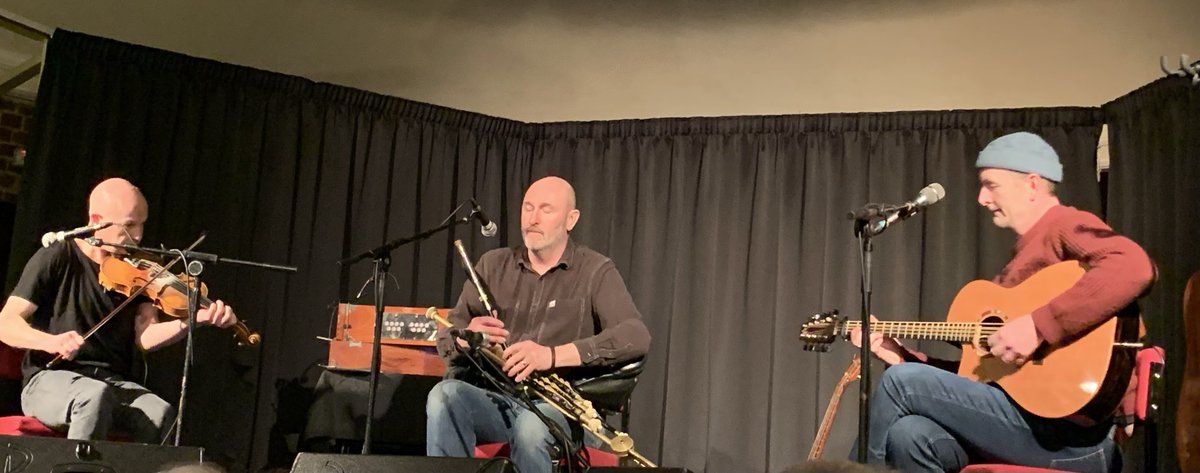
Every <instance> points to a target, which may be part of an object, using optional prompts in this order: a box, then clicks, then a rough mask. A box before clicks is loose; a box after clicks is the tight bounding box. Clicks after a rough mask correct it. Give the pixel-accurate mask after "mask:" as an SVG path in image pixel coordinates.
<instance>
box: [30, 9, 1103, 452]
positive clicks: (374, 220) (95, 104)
mask: <svg viewBox="0 0 1200 473" xmlns="http://www.w3.org/2000/svg"><path fill="white" fill-rule="evenodd" d="M37 114H38V121H37V123H38V129H36V130H35V131H34V136H33V140H32V145H31V147H30V157H29V160H28V164H27V166H26V170H25V181H24V182H23V184H22V185H23V193H22V195H21V201H20V203H19V207H18V215H17V222H16V225H15V228H14V240H13V241H14V248H13V254H12V258H11V260H12V262H11V263H10V266H9V274H10V277H9V280H10V285H11V283H12V282H13V281H15V278H16V276H15V275H16V274H17V272H18V271H19V270H20V268H21V266H22V265H23V263H24V262H25V261H26V260H27V259H28V257H29V255H30V254H32V252H33V251H34V250H35V247H36V240H37V236H38V235H40V234H41V233H42V232H44V231H47V230H49V229H56V228H63V227H71V226H75V225H79V224H81V223H83V221H84V218H85V215H86V208H85V207H86V196H87V192H88V190H89V189H90V188H91V187H92V186H93V185H94V184H95V183H97V182H98V181H100V180H101V179H103V178H105V177H109V176H124V177H127V178H129V179H130V180H132V181H133V182H134V183H136V184H137V185H139V186H141V187H142V189H143V190H144V191H145V193H146V196H147V198H148V200H149V202H150V208H151V211H150V221H149V224H148V228H147V235H148V236H147V241H148V242H159V241H161V242H164V243H166V244H167V245H172V246H180V245H184V244H186V243H188V242H189V241H190V240H191V239H193V238H194V237H195V236H196V235H197V234H198V233H199V232H201V231H204V230H207V231H208V232H209V234H208V240H207V241H206V242H205V244H204V246H203V247H202V249H203V250H204V251H208V252H213V253H218V254H222V255H227V256H230V257H237V258H242V259H249V260H261V261H267V262H275V263H287V264H292V265H296V266H299V267H300V268H301V271H300V272H299V273H298V274H296V275H292V276H285V275H280V274H275V273H267V272H262V271H259V270H254V269H242V268H237V267H233V266H219V267H213V268H212V269H211V270H210V272H209V273H208V274H207V276H208V281H209V283H210V285H211V286H212V292H213V295H214V296H216V297H218V298H222V299H225V300H228V301H230V302H231V303H232V304H234V305H235V307H236V308H237V310H238V313H239V314H241V316H242V317H243V318H245V319H246V321H247V323H249V324H250V325H251V326H253V327H255V328H257V329H258V330H260V331H261V333H262V334H263V336H264V337H265V341H264V343H263V345H262V346H261V348H259V349H246V348H237V347H235V345H234V343H233V341H232V340H231V339H230V338H229V335H228V334H225V333H220V332H216V331H211V330H204V331H202V332H201V333H200V339H199V345H198V357H199V360H198V362H199V364H198V366H197V368H196V369H195V370H194V372H193V373H194V378H193V382H192V388H191V390H190V391H191V397H190V401H189V405H188V413H189V415H188V417H187V429H186V430H185V438H186V439H187V441H188V442H187V443H189V444H194V445H201V446H204V447H206V448H208V449H209V452H210V454H212V455H213V456H214V457H215V458H217V459H219V460H221V461H222V462H224V463H225V464H227V465H228V466H230V467H232V468H233V469H237V470H240V469H250V470H257V469H258V468H259V467H261V466H263V464H264V463H265V462H266V459H267V449H268V437H269V436H270V434H271V429H272V426H273V425H275V423H276V422H277V420H285V419H286V420H289V421H290V420H292V419H295V418H297V417H302V416H304V414H305V413H304V412H302V411H296V410H295V409H293V410H288V409H287V408H277V406H280V405H285V406H286V405H287V404H281V402H280V399H278V398H277V386H280V385H282V384H283V383H286V382H287V381H288V380H292V379H295V378H298V377H300V376H302V375H303V374H304V373H305V372H306V370H308V369H309V368H310V367H312V366H313V365H314V364H315V363H319V362H323V361H324V359H325V354H326V351H325V350H326V348H325V346H324V344H323V343H322V342H320V341H319V340H317V339H316V337H317V336H322V335H326V334H327V332H328V326H329V315H330V304H332V303H334V302H335V301H338V300H347V299H350V298H353V297H354V295H355V293H356V292H357V291H358V288H359V286H361V284H362V283H363V281H365V279H366V278H367V277H368V275H369V273H370V268H369V265H368V264H366V263H362V264H359V265H356V266H354V267H352V268H349V269H348V270H343V269H342V268H339V267H338V266H337V265H336V264H335V263H334V262H335V261H336V260H337V259H339V258H341V257H343V256H345V255H348V254H352V253H355V252H358V251H361V250H364V249H367V248H370V247H372V246H374V245H377V244H380V243H382V242H384V241H386V240H388V239H390V238H395V237H399V236H403V235H408V234H412V233H415V232H416V231H418V230H419V229H423V228H429V227H433V226H436V225H437V224H438V223H439V222H441V220H442V219H443V218H444V217H445V216H446V215H447V214H448V213H449V212H450V211H451V210H452V209H453V208H454V207H455V206H456V205H457V203H458V202H461V201H463V200H465V199H466V198H468V197H471V196H475V197H477V198H478V199H479V200H480V202H481V203H482V205H483V206H484V207H485V208H486V209H488V210H489V211H490V212H491V213H492V214H493V216H494V217H496V218H497V220H498V223H499V224H500V225H501V227H502V228H503V231H502V234H501V236H500V238H498V239H484V238H482V237H480V236H479V233H478V231H476V230H475V229H474V228H466V227H460V228H458V229H457V230H456V231H455V232H453V233H447V234H444V235H439V236H437V237H435V238H433V239H431V240H429V241H427V242H425V243H423V244H421V245H416V246H411V247H406V248H402V249H400V250H397V251H396V252H395V253H394V255H393V256H394V258H393V266H392V274H394V275H395V277H396V282H395V283H394V284H390V285H389V292H388V300H387V302H388V303H389V304H398V305H418V306H424V305H439V306H448V305H449V304H451V303H452V302H453V301H454V300H455V298H456V297H457V294H458V291H459V290H460V288H461V285H462V277H461V272H460V271H459V270H458V269H457V268H456V266H455V265H454V263H453V260H452V259H451V252H450V250H449V244H450V242H451V241H452V240H453V239H454V238H463V239H464V240H465V243H466V244H467V246H468V248H470V250H471V252H472V254H474V255H476V256H478V255H479V254H481V253H483V252H484V251H486V250H489V249H492V248H495V247H498V246H501V245H509V244H515V243H517V242H519V229H518V226H519V215H518V213H517V210H518V206H519V202H520V199H521V197H522V194H523V191H524V188H525V186H527V185H528V183H530V182H531V181H532V180H533V179H535V178H538V177H541V176H544V175H547V174H557V175H561V176H563V177H565V178H567V179H568V180H570V181H572V182H573V183H574V185H575V187H576V190H577V192H578V201H579V206H580V209H581V211H582V214H583V216H582V219H581V221H580V224H579V226H578V227H577V228H576V230H575V231H574V232H573V235H572V238H575V239H577V240H578V241H581V242H583V243H584V244H587V245H589V246H591V247H593V248H596V249H598V250H599V251H601V252H603V253H605V254H607V255H609V256H611V257H612V258H613V260H614V261H615V262H616V265H617V267H618V268H619V269H620V271H621V272H622V274H623V275H624V277H625V279H626V282H627V284H628V286H629V288H630V290H631V292H632V293H633V297H634V300H635V301H636V302H637V304H638V306H639V308H640V309H641V311H642V313H643V314H644V316H645V319H646V323H647V325H648V326H649V327H650V331H651V334H652V335H653V337H654V341H653V344H652V348H651V354H650V357H649V359H648V368H647V371H646V374H645V375H644V376H643V378H642V381H641V384H640V386H639V387H638V389H637V391H636V392H635V394H634V400H633V416H632V427H631V431H632V432H631V433H632V435H633V437H634V439H636V440H637V447H638V449H639V450H640V451H642V452H644V453H645V454H647V455H648V456H649V457H650V458H652V459H655V460H658V461H660V462H661V463H662V464H665V465H670V466H684V467H688V468H691V469H692V470H694V471H697V472H735V471H736V472H742V471H764V472H765V471H770V472H777V471H780V470H782V469H784V468H786V467H788V466H790V465H793V464H796V463H799V462H801V461H802V460H803V459H804V457H805V455H806V454H807V451H808V448H809V446H810V444H811V442H812V440H813V436H814V432H815V429H816V426H817V423H818V422H819V421H820V417H821V414H822V413H823V411H824V408H825V405H826V403H827V402H828V400H829V399H828V396H829V395H830V392H831V391H832V389H833V386H834V384H835V382H836V381H837V380H838V378H839V377H840V376H841V374H842V371H843V370H844V369H845V367H846V364H847V363H848V361H849V359H850V356H851V354H852V353H853V350H852V347H851V346H850V345H849V344H841V345H837V346H835V347H834V348H833V350H831V351H830V352H829V353H828V354H822V355H817V354H813V353H808V352H804V351H802V349H801V346H800V344H799V342H798V341H797V334H798V329H799V327H800V325H801V324H802V323H803V322H804V321H805V319H806V318H807V317H808V316H809V315H811V314H813V313H816V312H819V311H822V310H827V309H832V308H839V309H841V310H842V311H843V313H848V314H855V313H857V311H858V308H859V304H858V289H859V260H858V254H857V244H856V242H855V241H854V240H853V237H852V234H851V226H850V222H849V221H847V220H846V219H845V213H846V211H848V210H849V209H851V208H853V207H856V206H858V205H861V204H863V203H865V202H901V201H904V200H907V199H910V198H912V197H914V196H915V193H916V191H917V190H918V189H920V188H921V187H923V186H924V185H925V184H927V183H930V182H940V183H942V184H943V185H944V186H945V188H946V192H947V197H946V199H945V202H943V203H939V204H938V205H937V206H936V207H933V208H931V209H929V211H928V212H927V213H926V214H925V215H924V216H921V217H918V218H915V219H913V220H911V221H908V222H905V223H903V224H900V225H898V226H897V227H895V228H893V229H891V230H889V231H888V232H887V233H886V234H885V235H883V236H882V237H881V238H880V239H879V240H878V241H877V244H876V254H875V264H876V266H875V277H876V279H875V283H876V286H875V289H876V294H875V308H876V313H877V314H879V315H880V316H881V317H882V318H884V319H893V320H910V319H920V320H941V319H943V318H944V316H945V310H946V308H947V307H948V305H949V303H950V301H951V299H952V298H953V296H954V294H955V293H956V292H957V289H958V288H959V287H961V285H962V284H964V283H966V282H967V281H969V280H971V279H976V278H981V277H988V278H990V277H991V276H992V275H993V274H994V273H995V272H996V271H998V270H999V269H1000V267H1001V266H1002V264H1003V263H1004V262H1005V261H1007V259H1008V257H1009V255H1010V251H1011V245H1012V243H1013V242H1014V240H1015V238H1014V236H1013V235H1012V234H1011V233H1010V232H1008V231H1006V230H1000V229H997V228H995V227H994V226H993V225H992V224H991V220H990V217H988V216H987V215H986V214H985V212H984V211H982V210H980V208H979V206H978V205H977V204H976V203H975V198H976V195H977V190H978V187H977V183H976V171H975V169H974V160H975V156H976V154H977V153H978V151H979V150H980V149H981V148H982V147H983V146H984V145H985V144H986V143H987V142H988V141H990V140H991V139H993V138H995V137H997V136H999V135H1001V134H1004V133H1008V132H1012V131H1017V130H1028V131H1033V132H1036V133H1038V134H1041V135H1042V136H1044V137H1046V138H1047V140H1049V141H1050V143H1051V144H1052V145H1054V147H1055V148H1056V149H1057V150H1058V151H1059V153H1060V154H1061V156H1062V159H1063V161H1064V164H1065V166H1066V175H1067V180H1066V182H1065V185H1064V186H1063V187H1062V188H1061V189H1062V191H1061V194H1062V195H1063V198H1064V200H1065V201H1066V202H1067V203H1069V204H1071V205H1075V206H1077V207H1080V208H1083V209H1086V210H1090V211H1099V208H1100V197H1099V195H1100V193H1099V188H1098V186H1097V185H1096V182H1095V147H1096V142H1097V138H1098V135H1099V127H1100V124H1101V114H1100V111H1099V110H1098V109H1089V108H1046V109H1023V110H996V111H945V112H912V113H862V114H839V115H795V116H775V117H729V118H689V119H660V120H623V121H609V122H587V123H551V124H526V123H520V122H514V121H511V120H504V119H499V118H492V117H486V116H481V115H478V114H473V113H467V112H461V111H455V110H450V109H446V108H442V107H437V106H432V105H426V104H420V103H415V102H411V101H407V100H403V99H398V98H392V97H385V96H380V95H375V94H370V93H366V92H362V91H357V90H352V89H347V88H343V87H338V86H333V85H328V84H319V83H314V82H311V81H307V80H303V79H299V78H294V77H288V76H282V75H279V74H273V73H266V72H261V71H255V70H251V69H247V68H243V67H237V66H231V65H227V64H220V63H216V62H212V61H207V60H200V59H195V58H190V57H185V56H181V55H178V54H173V53H169V52H164V51H160V50H153V49H149V48H144V47H139V46H133V45H128V44H123V43H118V42H115V41H111V40H106V39H101V38H96V37H91V36H86V35H82V34H77V33H71V32H67V31H59V32H57V33H56V34H55V36H54V39H53V40H52V41H51V43H50V46H49V50H48V52H47V61H46V69H45V71H44V72H43V76H42V88H41V91H40V92H39V100H38V109H37ZM369 300H370V294H369V293H367V294H365V295H364V299H363V300H362V301H363V303H369V302H367V301H369ZM922 348H924V349H926V350H930V351H933V352H935V353H940V354H943V355H952V354H953V351H952V350H951V348H950V347H949V346H948V345H939V344H930V345H928V346H924V345H923V346H922ZM180 352H181V350H180V349H179V348H178V347H173V348H171V349H167V350H165V351H164V352H161V353H155V354H152V355H151V356H150V359H151V363H150V365H151V369H150V372H151V380H150V381H151V383H152V385H153V386H154V387H155V389H157V390H158V391H159V392H161V393H162V394H163V395H164V396H166V397H167V398H168V399H174V398H173V397H172V396H176V395H177V391H178V388H177V387H176V386H177V378H176V377H177V376H178V372H179V367H178V364H179V359H180ZM309 373H310V375H311V371H309ZM854 399H855V397H854V396H853V395H848V396H847V397H846V398H845V400H844V401H843V404H842V406H843V407H842V409H841V411H840V413H839V418H838V422H837V423H836V425H835V428H834V430H833V434H832V436H831V438H830V441H829V446H828V448H827V450H826V456H827V457H835V458H842V457H845V455H847V453H848V450H849V447H850V445H851V443H852V439H853V436H854V430H855V426H856V422H855V416H856V415H857V403H856V402H855V401H854Z"/></svg>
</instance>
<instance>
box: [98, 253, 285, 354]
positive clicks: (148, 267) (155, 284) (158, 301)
mask: <svg viewBox="0 0 1200 473" xmlns="http://www.w3.org/2000/svg"><path fill="white" fill-rule="evenodd" d="M162 269H163V266H162V265H160V264H158V263H156V262H153V261H150V260H145V259H139V258H129V257H126V258H118V257H111V258H106V259H105V260H104V262H103V263H101V264H100V285H101V286H103V287H104V288H105V289H107V290H110V291H115V292H119V293H121V294H124V295H125V296H126V297H129V296H130V294H133V293H135V292H137V291H138V290H139V289H141V288H142V287H143V286H146V290H145V291H144V292H143V293H142V294H143V295H145V296H146V297H148V298H150V300H152V301H154V307H157V308H158V310H160V311H162V312H163V313H164V314H167V315H169V316H171V317H176V318H181V319H182V318H187V316H188V290H189V288H190V287H191V282H192V278H191V277H189V276H187V275H186V274H182V275H175V274H172V273H171V272H169V271H163V270H162ZM156 274H157V275H158V276H157V277H155V275H156ZM151 278H154V279H153V280H151ZM212 303H213V302H212V301H211V300H209V299H208V286H207V285H205V284H203V283H201V284H200V297H199V301H198V306H199V307H200V308H201V309H205V308H208V306H210V305H212ZM230 328H231V329H233V331H234V335H235V337H236V338H237V341H238V344H239V345H248V346H255V345H258V344H259V342H261V341H262V336H261V335H259V334H258V333H256V332H254V331H253V330H250V327H247V326H246V324H245V323H243V322H242V321H241V320H239V321H238V322H237V323H236V324H234V325H233V326H231V327H230Z"/></svg>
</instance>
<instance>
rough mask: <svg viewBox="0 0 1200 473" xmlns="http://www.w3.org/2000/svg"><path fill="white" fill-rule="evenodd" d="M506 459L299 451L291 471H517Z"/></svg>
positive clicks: (393, 472) (356, 472) (345, 472)
mask: <svg viewBox="0 0 1200 473" xmlns="http://www.w3.org/2000/svg"><path fill="white" fill-rule="evenodd" d="M516 471H517V470H516V469H515V468H513V466H512V463H511V462H509V461H508V459H507V458H488V459H482V458H481V459H475V458H444V457H403V456H389V455H333V454H326V453H301V454H299V455H297V456H296V462H295V463H293V464H292V473H350V472H354V473H516Z"/></svg>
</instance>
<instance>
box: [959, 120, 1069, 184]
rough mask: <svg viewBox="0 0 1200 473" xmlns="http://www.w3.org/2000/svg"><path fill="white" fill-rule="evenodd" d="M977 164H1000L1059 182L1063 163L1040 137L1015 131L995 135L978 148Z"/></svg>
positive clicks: (980, 165) (1013, 169)
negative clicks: (997, 136)
mask: <svg viewBox="0 0 1200 473" xmlns="http://www.w3.org/2000/svg"><path fill="white" fill-rule="evenodd" d="M975 167H977V168H1000V169H1008V170H1010V171H1017V172H1023V173H1026V174H1037V175H1039V176H1042V177H1044V178H1046V179H1049V180H1051V181H1054V182H1062V175H1063V170H1062V163H1061V162H1059V161H1058V153H1055V152H1054V148H1051V147H1050V144H1049V143H1046V140H1043V139H1042V137H1040V136H1038V135H1035V134H1033V133H1028V132H1024V131H1021V132H1017V133H1012V134H1008V135H1004V136H1001V137H999V138H996V139H995V140H993V141H992V142H991V143H988V145H987V146H985V147H984V148H983V151H980V152H979V159H978V160H976V161H975Z"/></svg>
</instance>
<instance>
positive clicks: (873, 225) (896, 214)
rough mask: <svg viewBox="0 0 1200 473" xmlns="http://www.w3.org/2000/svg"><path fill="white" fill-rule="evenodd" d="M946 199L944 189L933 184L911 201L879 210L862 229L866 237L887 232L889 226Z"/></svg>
mask: <svg viewBox="0 0 1200 473" xmlns="http://www.w3.org/2000/svg"><path fill="white" fill-rule="evenodd" d="M943 197H946V189H945V188H944V187H942V185H941V184H938V183H936V182H935V183H933V184H930V185H928V186H925V187H924V188H923V189H921V191H920V192H918V193H917V197H916V198H915V199H913V200H910V201H908V202H905V203H903V204H900V205H896V206H892V207H887V208H884V209H881V210H880V212H881V213H880V214H878V215H875V216H872V217H870V220H869V221H868V222H867V225H866V227H865V228H864V229H863V231H864V232H866V234H867V235H868V236H875V235H878V234H880V233H883V231H884V230H887V229H888V227H889V226H891V224H893V223H896V222H898V221H900V220H904V219H906V218H909V217H912V216H913V215H916V214H917V213H919V212H920V211H921V209H924V208H925V207H929V206H930V205H933V204H936V203H938V202H939V201H941V200H942V198H943Z"/></svg>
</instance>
